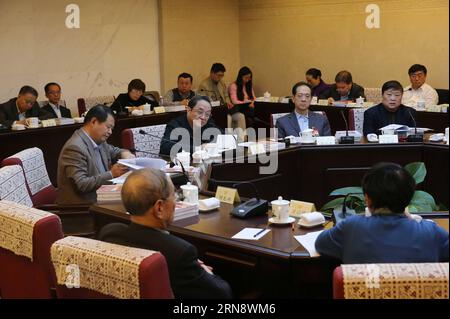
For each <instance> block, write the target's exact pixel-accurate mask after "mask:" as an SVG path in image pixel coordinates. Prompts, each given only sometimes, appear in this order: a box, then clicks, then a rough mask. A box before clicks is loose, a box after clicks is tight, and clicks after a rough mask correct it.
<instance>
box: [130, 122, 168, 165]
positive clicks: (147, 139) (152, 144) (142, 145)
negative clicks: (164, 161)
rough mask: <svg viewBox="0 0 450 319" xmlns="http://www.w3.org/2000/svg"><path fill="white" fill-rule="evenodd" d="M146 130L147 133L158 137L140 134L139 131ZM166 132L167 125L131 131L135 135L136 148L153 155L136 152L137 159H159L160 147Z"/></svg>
mask: <svg viewBox="0 0 450 319" xmlns="http://www.w3.org/2000/svg"><path fill="white" fill-rule="evenodd" d="M140 130H144V131H145V132H146V133H149V134H151V135H154V136H157V137H153V136H150V135H144V134H140V133H139V131H140ZM165 130H166V124H161V125H151V126H143V127H136V128H133V129H131V132H132V134H133V143H134V148H135V149H137V150H142V151H147V152H150V153H154V154H155V155H152V154H147V153H141V152H136V157H156V158H158V157H159V156H158V154H159V147H160V146H161V138H162V137H163V135H164V131H165Z"/></svg>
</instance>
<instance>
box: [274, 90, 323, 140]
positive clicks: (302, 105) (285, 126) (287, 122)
mask: <svg viewBox="0 0 450 319" xmlns="http://www.w3.org/2000/svg"><path fill="white" fill-rule="evenodd" d="M311 99H312V94H311V87H310V86H309V84H308V83H306V82H298V83H296V84H295V85H294V87H293V88H292V101H293V102H294V104H295V110H294V112H292V113H289V114H288V115H285V116H283V117H282V118H279V119H278V120H277V124H276V126H277V128H278V137H279V138H285V137H286V136H290V135H293V136H299V133H300V132H302V131H304V130H306V129H308V128H310V129H313V130H314V131H317V133H318V134H319V135H320V136H329V135H331V129H330V124H329V123H328V119H327V117H326V116H324V115H322V114H318V113H315V112H311V111H310V110H309V105H310V104H311Z"/></svg>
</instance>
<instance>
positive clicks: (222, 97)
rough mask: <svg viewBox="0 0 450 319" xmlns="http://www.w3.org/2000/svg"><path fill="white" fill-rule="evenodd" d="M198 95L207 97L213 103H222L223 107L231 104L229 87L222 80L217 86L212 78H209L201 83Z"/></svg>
mask: <svg viewBox="0 0 450 319" xmlns="http://www.w3.org/2000/svg"><path fill="white" fill-rule="evenodd" d="M197 95H203V96H207V97H209V98H210V99H211V100H212V101H220V104H222V105H226V103H230V96H229V94H228V90H227V85H226V84H225V83H224V82H223V81H222V80H220V81H219V83H217V84H216V83H214V82H213V80H211V78H210V77H207V78H206V79H204V80H203V81H202V82H201V83H200V85H199V86H198V89H197Z"/></svg>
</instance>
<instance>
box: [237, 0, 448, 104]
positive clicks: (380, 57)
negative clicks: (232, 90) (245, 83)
mask: <svg viewBox="0 0 450 319" xmlns="http://www.w3.org/2000/svg"><path fill="white" fill-rule="evenodd" d="M369 3H375V4H378V5H379V6H380V9H381V28H380V29H370V30H369V29H367V28H366V26H365V20H366V17H367V15H368V14H366V13H365V8H366V5H367V4H369ZM239 9H240V29H239V30H240V33H239V34H240V48H241V50H240V61H241V63H242V64H243V65H245V64H247V65H248V66H250V67H251V68H252V69H253V72H254V79H255V80H254V81H255V88H256V91H257V92H256V93H257V94H258V93H259V94H261V93H262V92H264V91H265V90H269V91H270V92H271V93H272V95H285V94H290V89H291V87H292V84H294V83H295V82H296V81H299V80H304V74H305V71H306V70H307V69H308V68H310V67H317V68H319V69H321V70H322V74H323V77H324V79H325V80H326V81H327V82H333V80H334V76H335V74H336V73H337V72H338V71H340V70H343V69H347V70H349V71H351V72H352V74H353V78H354V81H355V82H356V83H359V84H361V85H363V86H365V87H381V85H382V83H383V82H385V81H387V80H391V79H397V80H399V81H400V82H402V83H403V84H404V85H408V84H409V78H408V75H407V70H408V68H409V67H410V66H411V65H412V64H414V63H420V64H424V65H426V66H427V68H428V70H429V73H428V83H429V84H430V85H432V86H434V87H436V88H448V87H449V84H448V67H449V65H448V58H449V46H448V37H449V11H448V10H449V3H448V1H444V0H430V1H421V0H405V1H398V0H397V1H396V0H378V1H360V0H355V1H345V0H338V1H336V0H325V1H312V0H305V1H293V0H240V1H239Z"/></svg>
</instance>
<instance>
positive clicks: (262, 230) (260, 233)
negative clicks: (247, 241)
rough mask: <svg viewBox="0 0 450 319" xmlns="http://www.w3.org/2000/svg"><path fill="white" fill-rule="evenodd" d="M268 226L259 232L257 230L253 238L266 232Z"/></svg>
mask: <svg viewBox="0 0 450 319" xmlns="http://www.w3.org/2000/svg"><path fill="white" fill-rule="evenodd" d="M266 229H267V228H263V229H261V230H260V231H259V232H257V233H256V234H254V235H253V238H255V237H256V236H258V235H259V234H261V233H262V232H264V231H265V230H266Z"/></svg>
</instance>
